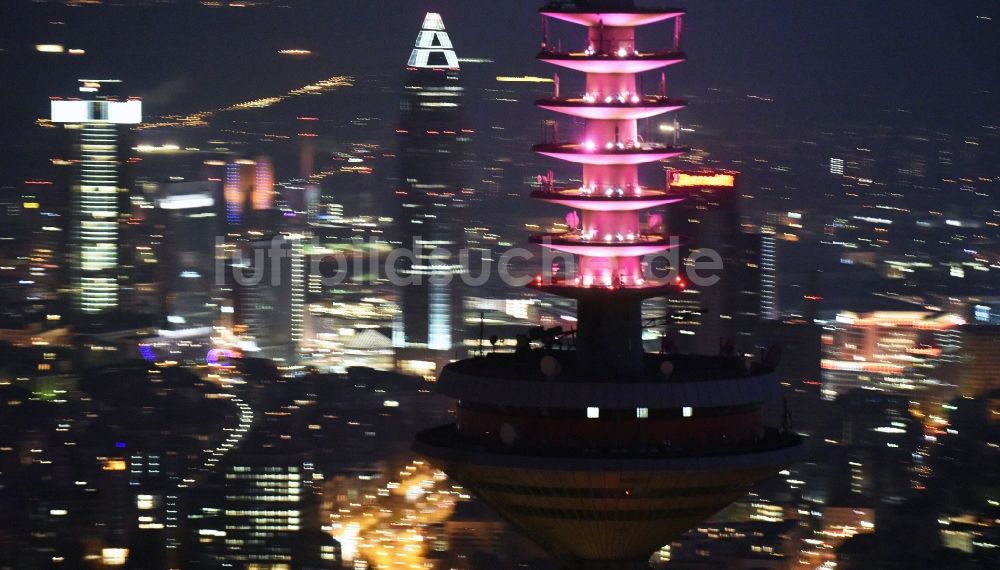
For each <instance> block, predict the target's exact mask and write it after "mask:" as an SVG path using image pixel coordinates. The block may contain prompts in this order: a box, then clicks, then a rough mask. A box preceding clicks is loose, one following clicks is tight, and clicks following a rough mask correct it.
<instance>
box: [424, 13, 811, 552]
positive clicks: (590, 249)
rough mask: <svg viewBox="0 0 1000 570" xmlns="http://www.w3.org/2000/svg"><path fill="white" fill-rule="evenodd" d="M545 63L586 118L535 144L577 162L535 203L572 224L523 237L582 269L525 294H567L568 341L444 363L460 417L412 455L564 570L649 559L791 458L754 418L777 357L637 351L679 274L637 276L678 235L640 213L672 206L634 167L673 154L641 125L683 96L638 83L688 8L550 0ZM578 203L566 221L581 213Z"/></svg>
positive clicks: (773, 394)
mask: <svg viewBox="0 0 1000 570" xmlns="http://www.w3.org/2000/svg"><path fill="white" fill-rule="evenodd" d="M541 14H542V16H543V20H544V22H545V28H546V38H545V41H543V45H542V51H541V53H540V54H539V56H538V57H539V59H540V60H542V61H544V62H546V63H550V64H553V65H556V66H559V67H562V68H568V69H570V70H575V71H579V72H583V73H584V74H585V82H584V85H585V86H584V88H583V92H582V93H576V94H573V95H570V96H565V95H563V94H562V93H560V88H559V87H558V85H559V82H558V81H557V82H556V85H557V87H556V92H555V93H554V94H553V96H552V97H549V98H546V99H542V100H539V101H538V102H537V105H538V106H539V107H541V108H543V109H546V110H549V111H553V112H556V113H560V114H563V115H567V116H570V117H574V118H576V119H582V120H583V122H584V126H583V129H582V134H581V136H580V137H579V139H578V140H572V141H567V142H560V141H551V142H546V143H544V144H539V145H536V146H535V147H534V150H535V151H536V152H537V153H539V154H542V155H545V156H548V157H552V158H555V159H558V160H563V161H568V162H572V163H577V164H580V165H582V170H583V172H582V177H581V180H582V183H581V184H580V185H579V187H571V188H560V187H557V186H556V185H555V183H554V181H553V180H552V179H551V178H549V179H546V180H545V183H544V184H542V188H541V189H540V190H538V191H535V192H534V193H533V194H532V196H533V197H534V198H538V199H541V200H545V201H547V202H550V203H555V204H559V205H563V206H566V207H569V208H573V209H574V211H573V212H572V214H571V215H568V216H567V227H568V229H567V230H565V231H563V232H560V233H555V234H544V235H536V236H532V238H531V239H532V241H533V242H534V243H538V244H540V245H541V246H542V247H545V248H550V249H552V250H556V251H560V252H563V253H564V254H571V255H573V256H575V257H576V259H577V264H576V272H575V275H573V276H566V277H563V278H560V279H556V280H544V281H543V280H541V279H539V280H538V281H536V282H535V283H533V284H532V286H533V287H535V288H537V289H539V290H540V291H543V292H546V293H552V294H556V295H561V296H564V297H570V298H574V299H576V300H577V303H578V305H577V306H578V321H577V329H576V331H574V332H575V334H574V335H573V336H574V342H573V348H572V349H570V350H566V349H564V350H552V349H535V350H530V349H525V350H520V351H519V352H518V353H516V354H492V355H488V356H484V357H478V358H472V359H468V360H464V361H459V362H455V363H453V364H450V365H448V366H446V367H445V368H444V370H443V371H442V373H441V376H440V379H439V382H438V390H439V391H440V392H441V393H443V394H445V395H447V396H450V397H452V398H455V399H456V400H457V401H458V403H457V422H456V423H455V424H453V425H448V426H442V427H438V428H433V429H430V430H427V431H424V432H421V433H420V434H418V436H417V441H416V443H415V449H416V450H417V451H418V452H419V453H421V454H422V455H424V456H426V457H427V458H428V459H429V460H430V461H431V462H432V463H434V464H435V465H437V466H438V467H440V468H441V469H443V470H444V471H446V472H447V473H448V474H449V475H451V476H452V477H453V478H454V479H456V480H457V481H459V482H460V483H461V484H463V485H464V486H466V487H467V488H468V489H469V490H470V491H472V492H473V493H474V494H476V495H477V496H478V497H479V498H481V499H482V500H484V501H485V502H486V503H488V504H489V505H491V506H492V507H493V508H494V509H496V510H497V511H498V512H499V513H500V514H502V515H503V516H504V517H506V518H507V519H508V520H510V521H511V522H512V523H513V524H515V525H516V526H518V527H519V528H520V529H522V530H523V531H524V532H525V533H526V534H527V535H528V536H530V537H531V538H533V539H534V540H535V541H537V542H538V543H539V544H540V545H541V546H543V547H544V548H546V549H547V550H548V551H549V552H550V553H551V554H552V555H553V556H554V557H556V558H557V559H559V560H560V561H561V562H562V563H563V564H565V566H566V567H567V568H602V569H603V568H644V567H646V566H647V565H648V561H649V558H650V556H651V555H652V554H653V552H655V551H656V550H658V549H659V548H660V547H661V546H663V545H664V544H667V543H669V542H670V541H671V540H672V539H674V538H676V537H677V536H678V535H680V534H682V533H683V532H685V531H686V530H688V529H689V528H691V527H692V526H694V525H696V524H698V523H699V522H701V521H702V520H704V519H705V518H707V517H708V516H709V515H711V514H713V513H715V512H716V511H718V510H719V509H721V508H723V507H725V506H726V505H728V504H729V503H731V502H732V501H734V500H736V499H737V498H739V497H740V496H742V495H743V494H744V493H746V492H747V490H749V489H750V487H751V486H753V485H754V484H755V483H756V482H758V481H760V480H762V479H765V478H767V477H769V476H771V475H773V474H774V473H776V472H777V471H778V470H780V469H781V468H782V467H783V466H785V465H787V464H789V463H792V462H794V461H795V459H796V458H797V457H798V455H799V454H800V453H801V450H802V442H801V439H800V438H799V437H798V436H797V435H795V434H794V433H791V432H789V431H787V430H785V429H784V428H774V427H768V426H766V425H765V424H764V421H763V414H762V408H763V406H764V404H765V402H767V401H769V400H774V399H780V398H781V388H780V384H779V383H778V380H777V377H776V376H775V374H774V370H773V362H767V363H754V364H750V365H749V366H748V365H747V364H746V363H745V362H744V361H743V360H741V359H739V358H737V357H734V356H726V355H710V356H708V355H680V354H653V353H646V352H645V351H644V350H643V344H642V328H643V325H642V314H641V305H642V301H643V299H647V298H651V297H659V296H666V295H672V294H676V293H678V292H679V291H681V290H682V289H683V288H684V286H685V283H684V282H683V280H663V279H656V278H654V277H653V276H651V275H648V272H647V269H648V267H647V265H646V264H644V262H643V258H644V256H647V255H650V254H657V253H661V252H664V251H666V250H668V249H670V248H671V247H674V246H675V245H676V243H675V242H672V241H671V240H670V239H668V237H667V231H666V228H664V227H663V223H662V220H663V217H662V216H660V215H659V214H656V213H654V212H650V210H652V209H654V208H659V207H668V208H669V207H670V204H672V203H674V202H677V201H679V200H680V198H679V197H678V196H677V195H676V194H673V193H672V192H671V191H670V188H669V187H668V186H667V185H666V183H665V181H664V184H663V185H662V186H659V185H653V186H645V185H643V184H642V183H641V181H640V167H641V166H642V165H644V164H648V163H656V162H660V161H663V160H667V159H670V158H673V157H676V156H679V155H681V154H683V153H684V152H685V149H683V148H680V147H677V146H674V145H672V144H666V143H660V142H650V141H646V140H643V137H642V136H641V135H640V130H639V128H638V121H639V120H641V119H647V118H651V117H656V116H659V115H664V114H667V113H672V112H674V111H677V110H679V109H682V108H683V107H684V106H685V102H684V101H681V100H678V99H675V98H671V97H668V96H667V94H666V93H665V91H666V89H665V80H664V81H662V82H661V89H660V93H658V94H649V93H646V92H644V91H643V89H642V83H643V82H642V81H641V79H640V75H641V74H642V73H645V72H649V71H655V70H661V69H662V68H666V67H667V66H670V65H673V64H676V63H680V62H682V61H683V60H684V54H683V52H682V51H681V48H680V39H681V21H682V20H681V19H682V16H683V14H684V10H681V9H675V8H658V9H652V8H639V7H636V6H635V5H634V4H633V2H632V1H631V0H589V1H586V0H579V1H577V2H568V1H560V2H551V3H549V4H548V5H546V6H545V7H543V8H542V9H541ZM551 20H560V21H563V22H568V23H570V24H575V25H578V26H580V27H583V28H585V29H586V32H587V38H586V41H585V42H584V44H583V47H582V49H581V50H580V51H563V50H562V49H561V47H559V46H558V45H557V46H553V45H552V44H551V43H550V42H549V41H548V33H547V30H548V23H549V21H551ZM671 23H672V24H673V29H672V36H673V42H672V44H671V45H670V46H669V47H667V48H664V49H654V50H651V51H645V50H642V49H640V46H638V45H637V43H636V29H637V28H640V27H643V26H649V25H660V26H666V25H669V24H671ZM577 210H578V211H579V213H577V212H576V211H577Z"/></svg>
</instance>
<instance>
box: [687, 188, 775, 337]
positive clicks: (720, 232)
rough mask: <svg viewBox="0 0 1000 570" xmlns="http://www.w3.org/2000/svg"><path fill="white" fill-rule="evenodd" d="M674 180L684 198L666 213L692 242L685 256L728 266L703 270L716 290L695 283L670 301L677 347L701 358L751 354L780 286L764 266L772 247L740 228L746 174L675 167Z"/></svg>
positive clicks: (770, 261) (770, 260)
mask: <svg viewBox="0 0 1000 570" xmlns="http://www.w3.org/2000/svg"><path fill="white" fill-rule="evenodd" d="M667 180H668V184H669V186H670V189H671V190H672V191H674V192H676V193H677V194H679V195H681V196H683V197H684V201H682V202H680V203H679V204H677V205H676V206H673V207H671V208H668V209H667V225H668V227H669V228H670V231H671V233H673V234H675V235H679V236H683V238H684V240H685V241H684V244H683V248H682V249H683V253H682V255H681V256H680V257H681V258H688V257H690V258H691V259H692V260H693V261H696V260H697V259H695V258H698V257H700V255H701V253H709V252H712V253H714V254H717V255H718V259H719V260H720V261H721V267H717V268H714V269H711V268H705V267H699V268H698V274H699V275H700V276H701V277H702V278H708V279H712V280H717V282H716V283H715V284H714V285H711V286H709V287H698V286H696V285H692V286H691V287H689V288H688V289H686V290H685V291H684V292H683V293H682V294H680V295H676V296H673V297H670V298H668V299H667V308H668V311H669V313H670V316H671V320H672V322H673V323H674V328H673V330H672V331H671V334H673V338H672V340H673V343H674V345H675V346H676V348H677V349H678V350H682V351H689V352H696V353H699V354H714V353H717V352H719V350H720V348H721V347H733V348H734V349H736V348H743V349H746V348H747V347H748V346H749V345H750V344H751V343H750V342H749V341H750V339H749V336H750V335H751V332H752V330H753V326H754V325H755V324H756V322H757V320H758V319H759V317H760V310H761V309H762V308H770V305H768V303H771V302H773V300H774V299H775V298H776V284H775V283H774V280H773V275H771V274H766V275H765V273H766V272H765V271H764V270H763V267H764V264H765V263H766V264H768V267H771V268H772V269H773V266H774V257H773V254H774V252H773V248H771V247H770V246H769V245H768V242H767V241H765V236H763V235H752V234H746V233H744V232H743V231H742V230H741V227H740V209H739V195H740V193H739V190H738V189H739V175H738V174H737V173H735V172H730V171H718V170H699V171H679V170H673V171H669V172H668V175H667ZM765 256H767V257H765ZM706 259H707V258H706ZM689 267H690V265H689V266H685V267H684V268H683V269H682V271H684V272H685V273H686V272H687V270H688V269H689ZM772 273H773V272H772ZM686 277H687V276H686ZM688 281H692V282H694V281H695V280H694V279H690V278H689V277H688ZM765 287H769V288H768V289H766V290H765Z"/></svg>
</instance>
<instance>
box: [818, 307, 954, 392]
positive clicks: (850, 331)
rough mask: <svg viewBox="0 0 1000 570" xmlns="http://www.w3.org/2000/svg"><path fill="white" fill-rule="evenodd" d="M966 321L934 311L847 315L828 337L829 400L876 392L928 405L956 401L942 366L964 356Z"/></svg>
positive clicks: (825, 378)
mask: <svg viewBox="0 0 1000 570" xmlns="http://www.w3.org/2000/svg"><path fill="white" fill-rule="evenodd" d="M962 323H963V321H962V319H961V318H960V317H958V316H957V315H954V314H951V313H936V312H930V311H873V312H870V313H860V314H859V313H855V312H851V311H842V312H840V313H838V314H837V316H836V318H835V319H834V320H833V321H832V322H830V323H828V324H827V325H826V328H827V331H826V332H825V333H824V338H823V363H822V366H823V397H824V398H826V399H829V400H834V399H836V398H838V397H839V396H841V395H843V394H846V393H848V392H850V391H852V390H875V391H879V392H887V393H890V394H897V395H904V396H909V397H911V398H913V399H920V400H922V401H926V402H938V403H940V402H942V401H946V400H948V399H950V396H951V392H952V391H951V388H950V387H949V385H948V384H947V382H945V381H944V379H943V377H942V370H941V365H942V363H943V362H947V361H949V360H951V359H953V358H954V357H955V355H956V354H957V353H959V343H958V342H956V341H955V339H954V337H955V336H956V335H957V331H958V326H959V325H961V324H962Z"/></svg>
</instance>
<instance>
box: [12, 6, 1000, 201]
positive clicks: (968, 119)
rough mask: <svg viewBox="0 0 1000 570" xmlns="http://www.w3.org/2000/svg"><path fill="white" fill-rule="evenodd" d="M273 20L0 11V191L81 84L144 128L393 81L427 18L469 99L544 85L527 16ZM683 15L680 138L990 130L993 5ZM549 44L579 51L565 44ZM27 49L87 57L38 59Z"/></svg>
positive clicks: (184, 11) (348, 13) (479, 13)
mask: <svg viewBox="0 0 1000 570" xmlns="http://www.w3.org/2000/svg"><path fill="white" fill-rule="evenodd" d="M283 3H285V4H288V5H290V6H291V7H290V8H278V7H263V8H252V9H232V8H227V9H211V8H204V7H199V6H197V5H196V4H195V2H193V0H192V1H190V2H185V1H183V0H179V1H178V2H177V3H175V4H172V5H162V6H154V7H148V6H146V7H114V6H90V7H76V8H70V7H66V6H63V5H61V4H60V3H48V4H38V3H34V2H32V1H30V0H3V2H0V48H2V51H0V72H2V73H0V77H3V83H4V88H3V90H2V93H0V108H2V109H3V112H2V114H0V117H2V118H0V121H2V122H0V155H2V157H3V158H2V159H0V167H2V170H0V185H5V184H6V185H12V184H17V183H18V182H19V181H20V180H23V179H24V178H27V177H45V176H46V175H47V173H46V172H45V171H44V168H43V167H44V163H40V162H39V163H34V162H32V161H30V160H28V161H25V160H22V159H23V158H24V157H25V156H34V155H36V154H38V153H42V155H43V156H44V153H45V152H48V151H50V150H51V149H46V148H44V146H46V145H49V144H51V143H50V142H49V139H47V138H44V137H42V138H40V137H39V135H38V133H37V131H39V130H41V129H38V128H37V127H34V126H33V125H32V123H33V121H34V119H35V118H37V117H44V116H46V115H47V98H48V97H49V96H51V95H72V94H73V92H74V90H75V87H76V86H75V79H76V78H78V77H82V76H102V77H116V78H121V79H123V80H125V82H126V86H127V88H126V91H127V93H128V94H135V95H141V96H143V97H144V98H145V101H146V109H145V113H146V114H147V115H158V114H165V113H174V112H185V111H194V110H198V109H202V108H213V107H218V106H223V105H227V104H230V103H233V102H237V101H241V100H246V99H251V98H255V97H259V96H267V95H271V94H275V93H280V92H282V91H284V90H286V89H288V88H291V87H295V86H298V85H302V84H304V83H307V82H310V81H314V80H317V79H320V78H324V77H328V76H331V75H337V74H352V75H358V74H365V73H373V72H374V73H385V74H393V73H399V70H400V69H401V67H402V65H403V64H404V63H405V61H406V58H407V56H408V55H409V51H410V49H411V47H412V45H413V40H414V37H415V35H416V32H417V30H418V28H419V25H420V22H421V21H422V16H423V13H424V12H427V11H432V10H433V11H439V12H441V13H442V15H443V17H444V20H445V23H446V25H447V27H448V30H449V33H450V34H451V37H452V39H453V41H454V43H455V45H456V48H457V50H458V53H459V56H460V57H482V58H489V59H492V60H494V61H495V62H496V63H495V64H492V65H479V66H475V67H476V68H477V69H476V70H475V73H471V72H470V73H468V74H467V75H468V76H469V77H470V78H471V79H470V80H469V82H468V83H467V86H468V87H471V88H473V89H474V88H476V87H477V85H475V84H474V83H475V82H476V81H483V82H484V85H483V86H486V85H488V84H489V83H490V79H491V78H492V77H494V76H495V75H501V74H521V73H537V74H549V73H551V69H545V68H544V66H542V65H541V64H539V63H537V62H535V61H534V56H535V54H536V53H537V50H538V45H539V41H540V35H541V34H540V24H539V18H538V16H537V9H538V6H539V4H540V2H538V1H535V0H517V1H504V2H501V1H492V2H486V1H481V0H476V1H471V0H422V1H421V0H298V1H295V0H284V1H283ZM687 8H688V10H689V16H688V17H687V18H686V20H685V37H684V40H685V41H684V48H685V51H686V52H687V53H688V61H687V62H686V63H684V64H682V65H679V66H675V67H672V68H670V69H668V78H669V82H670V86H671V89H670V90H671V93H672V94H675V95H680V96H682V97H684V96H687V97H693V101H692V103H693V106H692V109H691V110H690V111H685V112H684V113H682V115H681V119H682V120H685V114H688V113H690V114H691V115H688V120H691V119H692V118H696V119H697V120H698V121H699V122H701V123H704V124H709V125H711V127H712V128H717V129H720V130H731V131H732V132H733V133H734V136H738V134H739V133H741V132H747V131H751V130H757V129H759V128H760V127H761V126H767V125H772V124H782V125H785V126H791V127H792V128H799V127H801V128H802V129H804V130H806V131H808V130H815V129H816V128H818V125H830V124H833V125H836V124H839V123H867V122H888V123H890V124H895V125H899V126H902V127H904V128H905V127H914V126H927V127H930V128H933V129H940V130H944V131H948V132H955V133H960V132H962V130H964V129H981V128H983V127H984V126H986V127H987V128H989V127H992V129H997V128H998V127H1000V102H998V97H997V93H998V91H1000V70H998V66H997V63H996V62H997V59H998V56H1000V28H998V26H1000V3H998V2H996V0H962V1H959V2H946V3H942V2H929V1H924V0H918V1H913V0H908V1H902V0H879V1H872V0H842V1H837V2H830V1H826V2H820V1H805V0H767V1H763V0H756V1H732V0H692V1H691V2H689V3H687ZM53 21H56V22H58V21H62V22H65V25H53V24H51V23H50V22H53ZM661 30H662V31H663V32H664V36H663V38H662V39H661V41H660V42H658V43H660V45H666V44H667V43H668V42H669V33H668V32H667V30H666V29H662V28H661ZM564 32H575V33H563V34H561V35H562V36H563V37H572V38H577V39H579V38H581V33H580V31H579V30H568V29H567V30H564ZM650 39H652V38H650ZM581 41H582V40H581ZM37 43H60V44H64V45H66V47H67V48H70V47H76V48H83V49H85V50H87V53H86V55H85V56H82V57H76V58H74V57H70V56H54V55H46V54H39V53H36V52H34V50H33V46H34V44H37ZM646 43H647V44H648V43H650V41H649V40H646ZM283 48H301V49H309V50H312V51H313V52H314V54H315V56H314V57H312V58H308V59H303V60H290V59H289V58H283V57H280V56H278V55H277V54H276V52H277V50H279V49H283ZM480 68H481V69H480ZM709 89H721V90H722V92H723V93H728V94H730V95H732V96H733V97H736V98H745V97H746V96H747V95H757V96H761V97H765V98H770V99H773V102H771V103H762V104H760V105H756V106H754V107H752V112H747V108H746V107H731V108H727V107H718V108H710V107H708V108H706V107H702V108H700V109H699V108H698V107H697V101H696V98H697V96H698V95H699V94H705V93H707V92H708V90H709ZM373 105H374V104H373ZM379 105H381V103H380V104H379ZM352 111H353V109H352ZM358 112H368V113H376V114H385V115H389V114H392V113H395V109H394V108H392V107H387V108H380V107H379V106H378V105H375V106H374V107H373V108H370V109H358ZM469 112H476V110H475V109H474V108H470V109H469ZM747 144H748V145H753V144H754V142H753V141H747ZM39 147H42V148H39ZM19 157H21V158H19ZM38 165H41V166H38Z"/></svg>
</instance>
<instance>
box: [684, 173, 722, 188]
mask: <svg viewBox="0 0 1000 570" xmlns="http://www.w3.org/2000/svg"><path fill="white" fill-rule="evenodd" d="M735 186H736V176H735V175H733V174H721V173H716V174H688V173H685V172H672V173H670V187H671V188H734V187H735Z"/></svg>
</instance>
